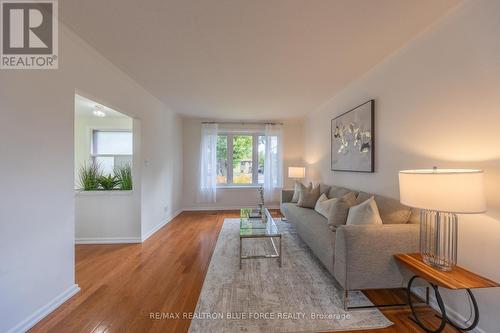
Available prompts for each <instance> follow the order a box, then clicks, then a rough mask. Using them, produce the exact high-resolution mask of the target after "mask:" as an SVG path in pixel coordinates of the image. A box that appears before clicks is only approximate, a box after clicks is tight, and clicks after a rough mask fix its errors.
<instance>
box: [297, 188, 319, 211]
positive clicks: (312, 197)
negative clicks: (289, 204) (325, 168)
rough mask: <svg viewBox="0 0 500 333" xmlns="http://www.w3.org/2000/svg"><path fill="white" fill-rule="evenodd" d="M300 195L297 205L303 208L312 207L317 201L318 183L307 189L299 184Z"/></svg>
mask: <svg viewBox="0 0 500 333" xmlns="http://www.w3.org/2000/svg"><path fill="white" fill-rule="evenodd" d="M300 186H301V188H300V195H299V201H298V202H297V206H299V207H304V208H314V206H315V205H316V201H318V199H319V196H320V193H321V192H320V190H319V185H316V186H315V187H314V188H313V189H311V190H309V189H308V188H307V187H305V186H304V185H302V184H300Z"/></svg>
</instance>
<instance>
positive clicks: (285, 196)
mask: <svg viewBox="0 0 500 333" xmlns="http://www.w3.org/2000/svg"><path fill="white" fill-rule="evenodd" d="M293 192H294V190H281V198H280V203H285V202H292V198H293Z"/></svg>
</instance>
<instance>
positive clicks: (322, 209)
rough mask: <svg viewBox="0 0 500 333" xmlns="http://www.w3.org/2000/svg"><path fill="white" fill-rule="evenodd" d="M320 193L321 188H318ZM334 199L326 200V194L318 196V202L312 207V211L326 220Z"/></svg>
mask: <svg viewBox="0 0 500 333" xmlns="http://www.w3.org/2000/svg"><path fill="white" fill-rule="evenodd" d="M320 192H321V187H320ZM332 200H334V199H328V198H327V196H326V194H324V193H323V194H322V195H320V197H319V199H318V201H317V202H316V206H314V210H315V211H316V212H318V213H319V214H321V215H323V216H324V217H326V218H328V214H329V212H330V207H331V206H332V204H333V202H332Z"/></svg>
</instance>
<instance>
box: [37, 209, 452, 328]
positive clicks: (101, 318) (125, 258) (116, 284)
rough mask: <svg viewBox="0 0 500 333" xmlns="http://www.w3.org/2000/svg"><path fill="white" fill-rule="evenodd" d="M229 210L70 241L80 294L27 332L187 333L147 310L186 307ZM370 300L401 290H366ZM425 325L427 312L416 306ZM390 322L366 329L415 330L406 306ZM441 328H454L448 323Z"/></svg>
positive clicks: (191, 304) (181, 322) (181, 323)
mask: <svg viewBox="0 0 500 333" xmlns="http://www.w3.org/2000/svg"><path fill="white" fill-rule="evenodd" d="M238 214H239V213H237V212H184V213H182V214H181V215H179V216H178V217H177V218H176V219H175V220H174V221H172V222H170V223H169V224H168V225H167V226H165V227H164V228H162V229H161V230H159V231H158V232H157V233H156V234H154V235H153V236H151V238H149V239H148V240H147V241H146V242H144V243H143V244H124V245H77V246H76V282H77V283H78V284H79V285H80V288H81V291H80V292H79V293H78V294H76V295H75V296H74V297H73V298H71V299H70V300H69V301H67V302H66V303H65V304H63V305H62V306H61V307H59V308H58V309H57V310H56V311H54V312H53V313H52V314H50V315H49V316H48V317H46V318H45V319H44V320H42V321H41V322H39V323H38V324H37V325H36V326H35V327H34V328H33V329H32V330H31V331H30V332H72V333H73V332H187V330H188V328H189V323H190V321H189V320H188V319H183V318H180V319H169V320H167V319H161V320H155V319H150V313H156V312H162V313H183V312H187V313H189V312H193V311H194V310H195V307H196V303H197V301H198V296H199V293H200V291H201V287H202V285H203V280H204V278H205V273H206V271H207V268H208V265H209V263H210V258H211V256H212V252H213V250H214V247H215V243H216V241H217V237H218V234H219V231H220V229H221V226H222V223H223V221H224V218H226V217H236V216H238ZM367 295H368V296H369V297H370V299H372V301H373V302H391V301H393V300H397V299H398V298H401V297H402V295H399V294H398V293H395V292H392V291H369V292H367ZM419 311H420V312H421V313H422V315H423V316H424V317H425V318H426V319H425V320H426V321H428V322H433V323H437V322H438V320H437V318H435V317H434V314H435V312H434V311H433V310H432V309H429V308H421V309H420V310H419ZM383 313H384V314H385V315H386V316H387V317H388V318H389V320H391V321H392V322H394V325H393V326H391V327H389V328H386V329H381V330H367V331H357V332H366V333H396V332H421V330H420V329H419V328H418V327H417V326H416V325H415V324H414V323H413V322H411V321H410V320H409V319H408V315H409V311H408V310H406V309H386V310H383ZM444 332H454V330H452V329H450V328H449V327H448V328H446V330H445V331H444Z"/></svg>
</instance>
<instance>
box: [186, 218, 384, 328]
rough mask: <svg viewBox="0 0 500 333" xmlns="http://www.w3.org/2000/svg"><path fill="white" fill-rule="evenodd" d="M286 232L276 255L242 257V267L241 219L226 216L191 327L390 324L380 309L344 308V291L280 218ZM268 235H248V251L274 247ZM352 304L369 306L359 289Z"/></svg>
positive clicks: (328, 326)
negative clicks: (255, 237) (252, 237)
mask: <svg viewBox="0 0 500 333" xmlns="http://www.w3.org/2000/svg"><path fill="white" fill-rule="evenodd" d="M276 221H277V224H278V228H279V229H280V231H281V233H282V237H283V267H281V268H280V267H279V265H278V261H277V259H256V260H244V261H243V267H242V269H241V270H240V269H239V253H238V250H239V219H226V220H225V221H224V225H223V226H222V230H221V232H220V234H219V239H218V241H217V244H216V247H215V250H214V253H213V256H212V260H211V262H210V266H209V269H208V272H207V276H206V277H205V282H204V284H203V288H202V290H201V294H200V298H199V299H198V304H197V306H196V310H195V313H193V320H192V321H191V326H190V328H189V331H190V332H192V333H197V332H321V331H323V332H324V331H339V330H360V329H375V328H384V327H388V326H390V325H392V324H393V323H392V322H390V321H389V320H388V319H387V318H386V317H385V316H384V315H383V314H382V313H381V312H380V311H379V310H377V309H369V310H351V311H349V312H345V311H344V310H343V307H342V291H341V288H340V286H339V285H338V284H337V283H336V281H335V279H334V278H333V277H332V276H331V275H330V273H329V272H328V271H327V270H326V269H325V268H323V267H322V266H321V264H320V263H319V261H318V260H317V259H316V258H315V257H314V255H313V254H312V253H311V252H310V250H309V249H308V248H307V246H306V245H305V244H304V243H303V242H302V241H301V240H300V239H299V238H298V237H297V235H296V233H295V231H294V229H293V227H291V226H290V225H289V224H288V223H285V222H281V221H279V220H276ZM270 247H271V245H270V242H269V240H262V239H258V240H244V247H243V251H244V253H245V254H248V253H252V254H257V253H258V254H261V253H262V251H263V250H266V251H270V249H271V248H270ZM349 297H350V299H351V300H350V305H351V306H355V305H371V303H370V301H369V300H368V299H367V298H366V296H364V295H363V294H362V293H361V292H351V293H350V294H349Z"/></svg>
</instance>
